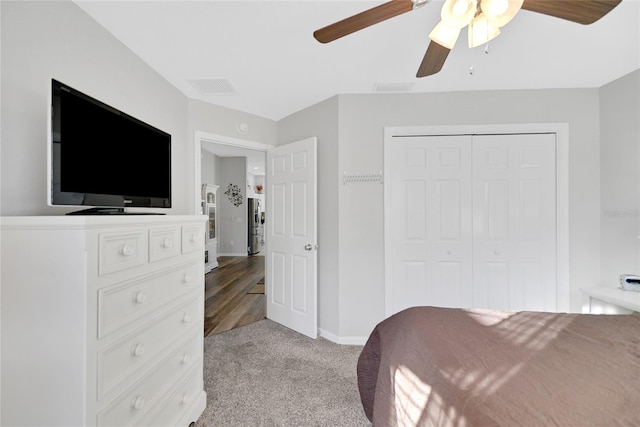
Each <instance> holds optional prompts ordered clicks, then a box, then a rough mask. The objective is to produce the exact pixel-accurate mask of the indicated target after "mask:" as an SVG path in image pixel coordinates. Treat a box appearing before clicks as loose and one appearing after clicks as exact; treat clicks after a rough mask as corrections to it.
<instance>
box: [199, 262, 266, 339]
mask: <svg viewBox="0 0 640 427" xmlns="http://www.w3.org/2000/svg"><path fill="white" fill-rule="evenodd" d="M262 279H264V256H239V257H218V268H214V269H213V270H211V271H210V272H209V273H207V274H206V275H205V294H204V295H205V296H204V298H205V302H204V336H205V337H206V336H208V335H215V334H219V333H222V332H226V331H229V330H231V329H234V328H238V327H240V326H244V325H248V324H250V323H253V322H257V321H258V320H262V319H264V318H265V316H266V309H265V304H266V301H265V297H264V294H257V293H251V292H252V291H253V290H254V288H255V286H256V284H258V282H260V281H261V280H262Z"/></svg>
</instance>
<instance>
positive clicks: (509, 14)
mask: <svg viewBox="0 0 640 427" xmlns="http://www.w3.org/2000/svg"><path fill="white" fill-rule="evenodd" d="M482 1H483V3H484V2H485V1H487V0H482ZM490 1H491V0H490ZM507 2H508V6H507V9H506V10H505V11H504V12H503V13H501V14H499V15H496V16H494V17H492V18H493V23H494V24H495V25H497V26H498V27H504V26H505V25H507V24H508V23H509V22H510V21H511V20H512V19H513V18H514V17H515V16H516V14H517V13H518V11H519V10H520V8H522V4H523V3H524V0H507ZM480 8H481V9H482V6H480ZM482 10H483V11H484V9H482Z"/></svg>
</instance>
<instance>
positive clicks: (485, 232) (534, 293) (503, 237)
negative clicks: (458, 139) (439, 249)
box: [473, 134, 557, 311]
mask: <svg viewBox="0 0 640 427" xmlns="http://www.w3.org/2000/svg"><path fill="white" fill-rule="evenodd" d="M556 235H557V234H556V137H555V135H554V134H535V135H482V136H474V138H473V260H474V261H473V305H474V306H475V307H485V308H494V309H505V310H537V311H556V310H557V278H556V277H557V276H556V268H557V267H556V259H557V258H556Z"/></svg>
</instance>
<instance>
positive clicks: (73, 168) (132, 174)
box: [49, 79, 171, 214]
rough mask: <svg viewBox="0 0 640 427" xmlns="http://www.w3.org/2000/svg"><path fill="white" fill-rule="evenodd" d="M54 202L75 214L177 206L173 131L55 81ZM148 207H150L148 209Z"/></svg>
mask: <svg viewBox="0 0 640 427" xmlns="http://www.w3.org/2000/svg"><path fill="white" fill-rule="evenodd" d="M50 132H51V134H50V138H51V140H50V146H49V167H50V170H49V195H50V200H49V204H50V205H52V206H60V205H67V206H80V207H83V206H86V207H90V208H89V209H84V210H80V211H77V212H72V213H81V214H93V213H96V214H121V213H126V211H125V209H124V208H128V207H143V208H170V207H171V135H169V134H168V133H166V132H163V131H161V130H159V129H157V128H155V127H153V126H150V125H148V124H146V123H144V122H142V121H140V120H138V119H136V118H134V117H131V116H129V115H127V114H125V113H123V112H122V111H119V110H117V109H115V108H113V107H110V106H109V105H107V104H105V103H103V102H100V101H98V100H96V99H94V98H92V97H90V96H88V95H85V94H84V93H82V92H80V91H78V90H75V89H73V88H72V87H70V86H67V85H66V84H64V83H61V82H59V81H57V80H53V79H52V81H51V116H50ZM143 211H144V210H143Z"/></svg>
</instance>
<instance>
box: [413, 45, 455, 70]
mask: <svg viewBox="0 0 640 427" xmlns="http://www.w3.org/2000/svg"><path fill="white" fill-rule="evenodd" d="M450 51H451V49H449V48H446V47H444V46H441V45H439V44H438V43H436V42H434V41H431V42H430V43H429V47H428V48H427V53H425V54H424V58H422V63H421V64H420V68H418V73H417V74H416V77H426V76H430V75H432V74H436V73H437V72H439V71H440V70H441V69H442V66H443V65H444V62H445V61H446V60H447V56H449V52H450Z"/></svg>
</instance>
